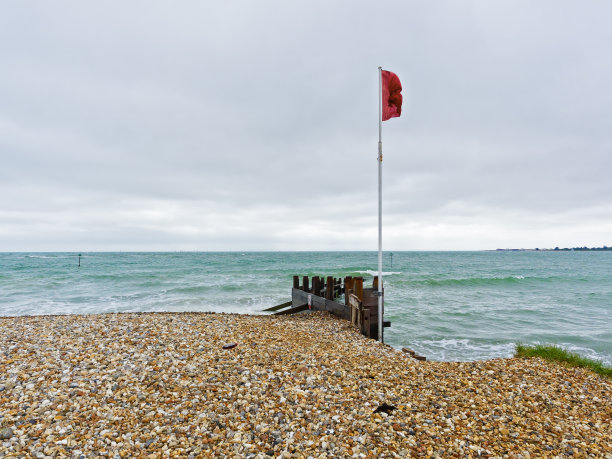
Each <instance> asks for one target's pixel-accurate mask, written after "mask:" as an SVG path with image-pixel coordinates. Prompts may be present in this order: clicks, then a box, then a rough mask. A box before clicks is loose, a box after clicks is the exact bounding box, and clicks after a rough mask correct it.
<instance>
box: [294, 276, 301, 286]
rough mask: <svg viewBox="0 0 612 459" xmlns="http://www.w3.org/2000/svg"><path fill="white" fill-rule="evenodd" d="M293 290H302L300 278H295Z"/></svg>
mask: <svg viewBox="0 0 612 459" xmlns="http://www.w3.org/2000/svg"><path fill="white" fill-rule="evenodd" d="M293 288H300V276H293Z"/></svg>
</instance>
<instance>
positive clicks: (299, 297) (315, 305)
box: [291, 288, 351, 320]
mask: <svg viewBox="0 0 612 459" xmlns="http://www.w3.org/2000/svg"><path fill="white" fill-rule="evenodd" d="M309 296H310V304H311V305H312V309H314V310H315V311H329V312H331V313H332V314H333V315H335V316H338V317H340V318H342V319H345V320H351V313H350V309H349V308H348V307H347V306H346V305H344V304H341V303H338V302H336V301H333V300H328V299H327V298H323V297H321V296H317V295H313V294H309V293H306V292H304V291H302V290H300V289H295V288H294V289H293V290H292V291H291V299H292V301H293V304H294V305H299V304H303V303H306V304H308V297H309Z"/></svg>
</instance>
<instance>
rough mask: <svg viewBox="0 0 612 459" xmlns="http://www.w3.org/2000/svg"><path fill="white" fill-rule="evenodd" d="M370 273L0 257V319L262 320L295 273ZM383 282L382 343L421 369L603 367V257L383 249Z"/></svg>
mask: <svg viewBox="0 0 612 459" xmlns="http://www.w3.org/2000/svg"><path fill="white" fill-rule="evenodd" d="M79 255H80V256H79ZM79 262H80V266H79ZM377 269H378V255H377V253H376V252H162V253H153V252H146V253H140V252H131V253H130V252H121V253H102V252H83V253H81V254H78V253H55V252H54V253H0V316H23V315H49V314H99V313H121V312H152V311H173V312H179V311H213V312H225V313H240V314H266V313H265V312H263V309H265V308H267V307H270V306H274V305H277V304H280V303H283V302H285V301H288V300H290V299H291V288H292V285H293V276H294V275H299V276H300V278H301V277H302V276H305V275H308V276H315V275H317V276H334V277H345V276H349V275H351V276H363V277H364V279H365V280H364V283H365V284H368V283H371V280H372V276H373V275H375V274H376V272H377ZM383 283H384V287H385V320H389V321H390V322H391V327H390V328H387V329H386V330H385V342H386V343H388V344H390V345H392V346H393V347H396V348H401V347H409V348H411V349H413V350H415V351H416V352H417V353H419V354H421V355H424V356H426V357H427V358H428V359H429V360H438V361H472V360H483V359H494V358H500V357H510V356H512V355H513V354H514V349H515V346H516V344H517V343H523V344H554V345H558V346H561V347H563V348H565V349H567V350H570V351H572V352H576V353H578V354H580V355H582V356H585V357H589V358H592V359H595V360H599V361H602V362H603V363H604V364H606V365H612V252H592V251H588V252H587V251H585V252H579V251H576V252H571V251H567V252H566V251H518V252H515V251H480V252H393V253H389V252H385V253H384V256H383Z"/></svg>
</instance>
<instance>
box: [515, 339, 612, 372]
mask: <svg viewBox="0 0 612 459" xmlns="http://www.w3.org/2000/svg"><path fill="white" fill-rule="evenodd" d="M515 356H516V357H523V358H529V357H540V358H542V359H545V360H549V361H551V362H560V363H562V364H564V365H567V366H570V367H581V368H590V369H591V370H593V371H594V372H595V373H597V374H599V375H602V376H606V377H608V378H612V368H611V367H607V366H605V365H604V364H603V363H601V362H599V361H597V360H591V359H587V358H586V357H581V356H580V355H578V354H575V353H573V352H569V351H566V350H565V349H562V348H560V347H557V346H543V345H541V344H538V345H536V346H526V345H524V344H520V343H519V344H517V345H516V353H515Z"/></svg>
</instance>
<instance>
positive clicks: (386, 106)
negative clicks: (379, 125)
mask: <svg viewBox="0 0 612 459" xmlns="http://www.w3.org/2000/svg"><path fill="white" fill-rule="evenodd" d="M380 73H381V80H382V120H383V121H387V120H388V119H390V118H395V117H397V116H400V115H401V114H402V84H401V83H400V80H399V78H398V77H397V75H396V74H395V73H393V72H389V71H388V70H381V71H380Z"/></svg>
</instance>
